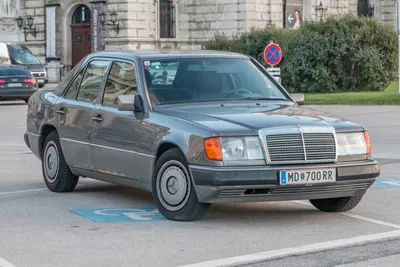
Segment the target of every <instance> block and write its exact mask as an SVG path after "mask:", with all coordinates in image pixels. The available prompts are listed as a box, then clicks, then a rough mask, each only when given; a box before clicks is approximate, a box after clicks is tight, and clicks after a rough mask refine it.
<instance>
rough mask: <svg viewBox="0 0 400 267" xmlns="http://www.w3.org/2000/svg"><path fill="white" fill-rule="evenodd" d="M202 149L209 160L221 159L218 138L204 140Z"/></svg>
mask: <svg viewBox="0 0 400 267" xmlns="http://www.w3.org/2000/svg"><path fill="white" fill-rule="evenodd" d="M204 151H205V152H206V156H207V158H208V159H209V160H218V161H221V160H222V149H221V143H220V141H219V138H217V137H213V138H207V139H205V140H204Z"/></svg>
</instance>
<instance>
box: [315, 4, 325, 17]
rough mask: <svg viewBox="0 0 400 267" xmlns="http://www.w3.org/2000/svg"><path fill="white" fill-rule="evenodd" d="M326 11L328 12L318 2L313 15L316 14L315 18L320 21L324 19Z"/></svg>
mask: <svg viewBox="0 0 400 267" xmlns="http://www.w3.org/2000/svg"><path fill="white" fill-rule="evenodd" d="M327 11H328V8H326V7H324V6H323V5H322V1H321V2H319V6H317V7H316V8H315V13H317V16H318V18H319V20H320V21H322V18H324V17H325V15H326V12H327Z"/></svg>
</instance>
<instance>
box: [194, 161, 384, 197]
mask: <svg viewBox="0 0 400 267" xmlns="http://www.w3.org/2000/svg"><path fill="white" fill-rule="evenodd" d="M320 168H336V173H337V177H336V182H335V183H329V184H328V183H327V184H314V185H310V186H306V185H295V186H293V185H290V186H288V185H283V186H282V185H280V184H279V171H280V170H287V169H320ZM190 171H191V174H192V178H193V183H194V186H195V190H196V193H197V197H198V199H199V201H200V202H203V203H226V202H258V201H285V200H302V199H320V198H337V197H347V196H355V195H363V194H365V192H366V191H367V190H368V189H369V188H370V186H371V185H372V184H373V183H374V182H375V179H376V178H377V177H378V176H379V175H380V167H379V165H378V163H377V162H376V161H373V160H371V161H360V162H347V163H336V164H318V165H302V166H278V167H276V166H274V167H269V166H265V167H264V166H262V167H208V166H197V165H190Z"/></svg>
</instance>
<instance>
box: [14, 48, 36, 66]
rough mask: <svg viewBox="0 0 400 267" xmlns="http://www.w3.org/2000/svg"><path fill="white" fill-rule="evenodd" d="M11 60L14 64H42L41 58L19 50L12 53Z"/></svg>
mask: <svg viewBox="0 0 400 267" xmlns="http://www.w3.org/2000/svg"><path fill="white" fill-rule="evenodd" d="M11 60H12V61H13V63H14V64H21V65H37V64H40V61H39V59H37V58H36V57H35V56H34V55H32V54H31V53H29V52H25V51H18V52H16V53H13V54H11Z"/></svg>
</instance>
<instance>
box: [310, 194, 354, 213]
mask: <svg viewBox="0 0 400 267" xmlns="http://www.w3.org/2000/svg"><path fill="white" fill-rule="evenodd" d="M361 199H362V196H352V197H340V198H329V199H313V200H310V202H311V204H312V205H313V206H314V207H316V208H317V209H319V210H320V211H325V212H346V211H350V210H352V209H354V208H355V207H356V206H357V205H358V204H359V203H360V201H361Z"/></svg>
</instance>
